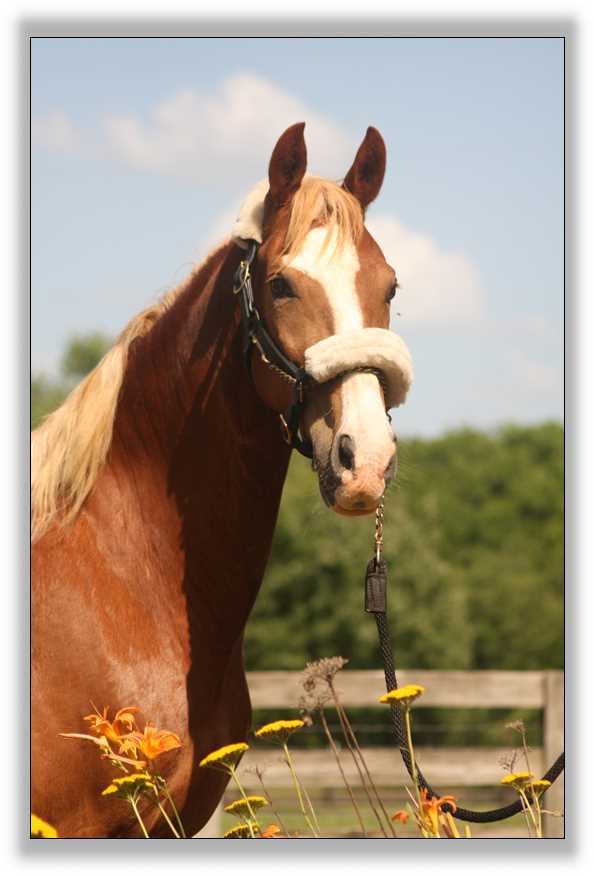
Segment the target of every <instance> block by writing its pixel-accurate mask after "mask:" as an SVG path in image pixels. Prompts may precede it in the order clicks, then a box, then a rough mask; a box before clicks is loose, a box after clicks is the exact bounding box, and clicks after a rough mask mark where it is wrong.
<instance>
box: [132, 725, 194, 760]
mask: <svg viewBox="0 0 594 876" xmlns="http://www.w3.org/2000/svg"><path fill="white" fill-rule="evenodd" d="M126 740H127V745H128V746H129V747H133V748H134V749H140V751H141V752H142V754H143V755H144V756H145V757H146V758H147V760H154V759H155V758H156V757H159V755H160V754H164V753H165V752H166V751H172V749H174V748H181V739H180V738H179V736H178V735H177V733H172V732H171V730H157V729H156V727H153V725H152V724H147V725H146V727H145V728H144V733H138V732H135V733H128V735H127V736H126Z"/></svg>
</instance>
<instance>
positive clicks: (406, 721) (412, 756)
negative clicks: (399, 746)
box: [404, 704, 423, 819]
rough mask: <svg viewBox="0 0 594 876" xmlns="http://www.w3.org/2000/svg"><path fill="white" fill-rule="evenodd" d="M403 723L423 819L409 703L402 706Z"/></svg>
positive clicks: (420, 813) (421, 813)
mask: <svg viewBox="0 0 594 876" xmlns="http://www.w3.org/2000/svg"><path fill="white" fill-rule="evenodd" d="M404 724H405V726H406V744H407V746H408V753H409V754H410V762H411V768H412V778H413V782H414V783H415V791H416V794H417V800H418V802H419V815H420V817H421V819H423V801H422V799H421V789H420V788H419V778H418V774H417V762H416V760H415V750H414V748H413V741H412V730H411V722H410V705H408V704H407V705H406V706H405V707H404Z"/></svg>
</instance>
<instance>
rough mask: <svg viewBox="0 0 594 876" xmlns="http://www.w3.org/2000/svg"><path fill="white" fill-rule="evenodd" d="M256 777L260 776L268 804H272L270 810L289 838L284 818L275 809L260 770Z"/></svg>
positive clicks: (257, 771) (259, 779)
mask: <svg viewBox="0 0 594 876" xmlns="http://www.w3.org/2000/svg"><path fill="white" fill-rule="evenodd" d="M256 775H257V776H258V781H259V782H260V784H261V786H262V790H263V791H264V796H265V797H266V799H267V800H268V802H269V803H270V808H271V809H272V811H273V813H274V817H275V818H276V820H277V821H278V823H279V824H280V826H281V827H282V829H283V830H284V832H285V836H287V837H288V836H289V831H288V830H287V828H286V827H285V825H284V824H283V820H282V818H281V817H280V815H279V814H278V812H277V810H276V809H275V807H274V804H273V802H272V797H271V796H270V794H269V792H268V788H267V787H266V785H265V784H264V779H263V778H262V774H261V773H260V771H259V770H256Z"/></svg>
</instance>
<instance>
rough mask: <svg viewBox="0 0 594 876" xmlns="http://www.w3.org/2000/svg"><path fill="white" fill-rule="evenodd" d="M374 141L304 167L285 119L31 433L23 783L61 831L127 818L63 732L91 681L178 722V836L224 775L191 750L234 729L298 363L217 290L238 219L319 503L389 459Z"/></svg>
mask: <svg viewBox="0 0 594 876" xmlns="http://www.w3.org/2000/svg"><path fill="white" fill-rule="evenodd" d="M385 161H386V154H385V146H384V142H383V140H382V138H381V136H380V134H379V133H378V132H377V131H376V130H375V129H374V128H369V129H368V131H367V134H366V137H365V139H364V141H363V143H362V144H361V146H360V148H359V151H358V153H357V156H356V158H355V161H354V163H353V165H352V167H351V169H350V170H349V172H348V174H347V176H346V177H345V179H344V182H343V184H342V185H338V184H336V183H333V182H329V181H327V180H322V179H319V178H316V177H309V176H307V175H305V169H306V148H305V141H304V125H303V124H298V125H294V126H292V127H291V128H289V129H288V130H287V131H285V133H284V134H283V135H282V136H281V137H280V139H279V141H278V143H277V145H276V147H275V149H274V151H273V154H272V157H271V160H270V165H269V174H268V180H267V181H266V183H265V185H264V186H262V185H260V186H259V187H257V188H256V189H255V190H254V192H253V193H252V195H251V196H250V197H249V198H248V199H247V201H246V203H245V205H244V208H243V209H242V214H241V216H240V218H239V220H238V223H237V226H236V233H235V237H234V238H232V239H231V240H230V241H228V242H227V243H225V244H223V245H222V246H220V247H219V248H218V249H217V250H216V251H215V252H214V253H212V254H211V255H210V256H209V257H208V258H207V259H206V261H205V262H204V263H203V264H202V265H201V266H199V267H198V268H197V269H196V270H195V272H194V273H192V274H191V276H190V277H189V278H188V279H187V280H186V281H185V282H183V283H182V284H181V285H180V286H179V287H178V288H176V289H174V290H172V291H171V292H169V293H168V294H167V295H166V296H165V297H164V299H162V301H161V302H159V303H158V304H157V305H155V306H154V307H151V308H149V309H148V310H146V311H144V312H143V313H141V314H140V315H139V316H137V317H135V318H134V319H133V320H132V321H131V322H130V324H129V325H128V327H127V328H126V329H125V331H124V332H123V334H122V335H121V336H120V338H119V339H118V341H117V343H116V344H115V346H114V347H113V349H112V350H111V351H110V352H109V353H108V354H107V355H106V356H105V358H104V359H103V360H102V362H100V363H99V365H98V366H97V368H96V369H95V370H94V371H93V372H92V373H91V374H90V375H89V376H88V377H87V378H86V379H85V380H84V381H83V383H82V384H81V385H80V386H79V387H77V388H76V389H75V390H74V391H73V392H72V393H71V395H70V396H69V398H68V399H67V400H66V402H65V403H64V404H63V405H62V407H61V408H60V409H59V410H57V411H56V412H54V413H53V414H51V415H50V416H49V417H48V418H47V419H46V420H45V422H44V423H43V424H42V425H41V426H40V428H39V429H37V431H36V432H35V433H34V434H33V437H32V469H33V483H32V513H33V541H34V544H33V550H32V575H33V583H32V728H31V729H32V771H31V775H32V801H31V803H32V811H33V812H35V813H36V814H38V815H39V816H41V817H42V818H43V819H45V820H47V821H49V822H50V823H52V824H53V825H54V826H55V827H56V828H57V830H58V832H59V834H60V835H61V836H65V837H132V836H137V835H138V832H137V827H136V823H135V821H134V818H133V816H132V815H131V813H130V812H129V807H126V806H123V805H122V806H118V805H114V804H110V803H108V802H107V801H105V800H103V799H101V797H100V791H101V789H103V788H104V787H105V786H106V785H107V784H109V781H110V779H111V777H112V775H113V768H111V767H110V766H109V764H108V763H107V762H105V761H103V760H101V759H100V758H99V757H98V756H97V754H98V752H97V750H96V749H95V748H94V747H92V746H91V745H90V743H85V742H81V741H78V740H71V739H64V738H62V737H60V735H59V734H60V733H61V732H63V731H76V730H83V729H85V728H84V725H83V724H82V720H81V719H82V716H83V715H85V714H87V713H88V712H89V711H90V709H89V702H90V701H93V702H94V703H96V704H97V706H99V707H100V708H102V707H103V706H110V707H111V709H112V710H115V709H116V708H120V707H122V706H128V705H138V706H140V707H141V708H142V713H143V714H144V715H145V716H146V718H147V719H150V720H152V721H154V722H155V723H156V724H157V725H158V727H161V728H167V729H169V730H172V731H174V732H176V733H177V734H179V736H180V737H181V739H182V742H183V747H182V748H181V749H180V750H179V751H177V752H170V753H169V754H166V755H164V756H163V759H162V763H163V772H164V775H165V776H166V778H167V780H168V783H169V786H170V788H171V791H172V795H173V797H174V799H175V800H176V802H177V805H178V807H179V809H180V811H181V815H182V819H183V821H184V824H185V826H186V830H187V832H188V835H191V834H194V833H196V832H197V831H198V830H199V829H200V828H201V827H202V826H203V825H204V824H205V823H206V821H207V820H208V819H209V817H210V815H211V814H212V812H213V811H214V809H215V807H216V805H217V803H218V801H219V800H220V798H221V796H222V794H223V791H224V787H225V784H226V778H225V777H224V776H223V775H222V774H220V773H218V772H214V771H212V770H208V769H200V768H199V766H198V763H199V761H200V759H201V758H202V757H203V756H204V755H205V754H207V753H208V752H210V751H212V750H213V749H216V748H218V747H219V746H221V745H225V744H228V743H231V742H237V741H240V740H244V739H246V737H247V734H248V731H249V726H250V716H251V712H250V700H249V694H248V690H247V686H246V680H245V674H244V665H243V658H242V642H243V635H244V628H245V625H246V622H247V620H248V617H249V614H250V611H251V608H252V606H253V604H254V600H255V599H256V595H257V593H258V589H259V587H260V583H261V581H262V578H263V575H264V571H265V568H266V563H267V560H268V556H269V553H270V547H271V541H272V536H273V532H274V527H275V522H276V517H277V512H278V508H279V502H280V497H281V492H282V488H283V482H284V479H285V475H286V471H287V464H288V461H289V456H290V452H291V447H290V446H289V444H288V443H286V441H284V440H283V435H282V432H281V429H280V428H279V413H280V414H282V413H284V412H286V411H287V409H288V408H289V407H290V406H291V404H292V403H293V401H294V386H295V381H294V380H293V379H292V378H291V377H289V376H288V375H287V374H286V373H283V369H282V368H280V367H279V366H278V364H276V365H275V363H274V362H273V361H271V359H270V356H269V355H268V356H267V355H265V354H264V351H263V349H262V345H261V344H260V343H259V342H258V339H257V338H250V336H249V334H248V345H246V343H245V338H244V337H243V336H242V331H241V316H240V307H239V306H238V301H239V300H240V298H241V296H240V295H234V294H233V293H234V285H235V291H237V281H235V279H234V278H235V274H236V271H237V269H238V266H239V265H240V262H241V261H242V258H243V257H244V256H245V246H246V243H245V240H246V239H247V240H252V241H254V242H255V244H259V246H258V247H257V252H256V248H255V244H254V248H253V249H252V257H253V260H252V263H251V272H250V274H249V277H250V284H251V281H252V280H253V297H254V302H255V305H254V306H255V307H256V308H257V313H258V316H259V318H260V322H261V324H262V325H263V326H265V327H266V329H267V331H268V333H269V337H270V338H271V339H272V341H273V342H274V344H276V345H277V348H278V349H279V350H280V351H282V354H284V356H285V357H286V359H287V360H289V361H290V362H291V363H294V365H295V367H296V368H299V369H303V368H304V366H305V365H306V364H307V362H308V361H310V365H311V369H310V370H311V372H312V373H314V372H315V379H312V380H311V382H310V384H309V385H307V388H306V391H305V395H304V396H303V400H302V404H301V406H300V407H299V411H298V413H299V423H298V428H299V429H300V431H301V436H302V439H303V441H304V442H310V444H311V448H312V453H313V466H314V469H315V470H316V471H317V473H318V476H319V482H320V489H321V493H322V496H323V498H324V500H325V502H326V503H327V504H328V505H329V506H331V507H332V508H333V509H334V510H335V511H337V512H339V513H341V514H347V515H349V514H350V515H355V514H368V513H371V512H373V511H374V510H375V509H376V507H377V505H378V503H379V501H380V499H381V497H382V495H383V493H384V490H385V488H386V484H387V483H388V481H389V480H390V478H391V477H392V476H393V474H394V467H395V451H396V447H395V438H394V434H393V431H392V429H391V427H390V425H389V422H388V418H387V415H386V409H387V407H388V406H394V405H395V404H398V403H400V402H401V401H403V400H404V396H405V395H406V390H407V389H408V386H409V384H410V380H411V372H410V362H409V360H408V359H407V355H408V354H407V351H406V348H405V346H404V344H403V343H402V342H401V341H400V340H399V339H397V337H396V336H395V335H392V333H391V332H389V331H387V329H388V326H389V311H390V307H389V304H390V299H391V297H392V296H393V292H394V289H395V286H396V278H395V274H394V270H393V269H392V268H391V267H390V266H389V265H388V264H387V263H386V261H385V259H384V256H383V254H382V252H381V250H380V248H379V247H378V245H377V244H376V243H375V241H374V240H373V239H372V237H371V236H370V234H369V233H368V231H367V230H366V228H365V225H364V217H365V209H366V207H367V206H368V204H369V203H371V201H373V199H374V198H375V197H376V195H377V194H378V192H379V190H380V187H381V184H382V180H383V176H384V170H385ZM245 267H246V263H245V262H244V263H243V268H244V274H243V276H244V278H245ZM240 286H241V283H240ZM240 291H241V290H240ZM369 332H371V334H369ZM366 333H367V334H366ZM374 333H375V334H374ZM388 336H391V337H392V338H393V339H394V340H393V342H392V340H390V337H388ZM374 338H375V340H374ZM366 339H367V340H366ZM251 340H253V341H254V342H253V343H251V342H250V341H251ZM386 344H387V347H386V349H384V352H383V353H382V345H384V346H385V345H386ZM391 345H392V346H394V345H395V346H394V349H392V347H391ZM398 345H400V346H399V347H398ZM248 347H249V349H248ZM396 347H398V349H396ZM312 350H314V352H315V351H318V352H317V353H315V355H313V354H311V355H310V351H312ZM386 350H387V352H386ZM246 351H247V355H246ZM308 356H309V360H308ZM382 356H383V358H382ZM378 357H379V358H378ZM399 357H400V358H399ZM336 362H339V363H340V364H339V365H336ZM382 362H384V367H382ZM398 380H400V386H398V385H397V384H398ZM388 384H391V388H390V393H389V396H388V395H386V392H387V389H386V387H387V385H388ZM285 431H287V430H286V428H285ZM292 437H293V438H294V437H295V436H294V435H293V436H292ZM160 764H161V761H160ZM147 819H148V827H149V830H150V831H151V835H152V836H160V835H162V834H161V829H162V828H161V825H162V822H160V823H157V819H156V818H155V820H154V821H152V822H151V820H150V817H148V816H147Z"/></svg>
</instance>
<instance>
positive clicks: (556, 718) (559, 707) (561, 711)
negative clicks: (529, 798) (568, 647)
mask: <svg viewBox="0 0 594 876" xmlns="http://www.w3.org/2000/svg"><path fill="white" fill-rule="evenodd" d="M544 685H545V690H544V694H545V696H544V762H545V764H546V767H545V768H546V769H548V768H549V767H550V766H551V765H552V764H553V762H554V761H555V760H556V759H557V758H558V757H559V755H560V754H561V752H562V751H563V750H564V748H565V729H564V717H565V698H564V689H565V685H564V676H563V672H560V671H558V670H552V671H550V672H545V673H544ZM564 791H565V772H562V773H561V775H560V776H559V778H558V779H557V781H556V782H555V783H554V785H553V786H552V787H551V788H550V790H549V791H547V794H546V796H545V797H544V799H543V805H544V807H545V809H551V810H554V811H556V812H563V809H564ZM544 836H546V837H552V838H556V839H562V838H563V837H564V836H565V820H564V818H556V817H555V816H554V815H546V816H545V821H544Z"/></svg>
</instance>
